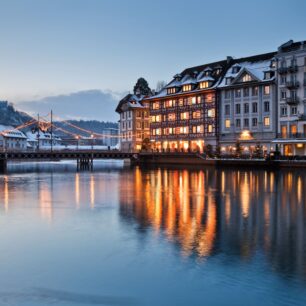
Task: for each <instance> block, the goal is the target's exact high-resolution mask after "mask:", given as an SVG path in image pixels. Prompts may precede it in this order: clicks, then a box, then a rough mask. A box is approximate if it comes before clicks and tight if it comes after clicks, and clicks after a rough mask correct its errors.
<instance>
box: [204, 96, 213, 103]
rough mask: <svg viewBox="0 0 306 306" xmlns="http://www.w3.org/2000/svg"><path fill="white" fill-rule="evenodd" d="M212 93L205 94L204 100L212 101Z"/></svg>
mask: <svg viewBox="0 0 306 306" xmlns="http://www.w3.org/2000/svg"><path fill="white" fill-rule="evenodd" d="M213 97H214V96H213V95H212V94H208V95H206V96H205V102H212V101H213Z"/></svg>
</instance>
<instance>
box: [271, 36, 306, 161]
mask: <svg viewBox="0 0 306 306" xmlns="http://www.w3.org/2000/svg"><path fill="white" fill-rule="evenodd" d="M276 59H277V72H278V73H277V83H278V105H279V108H278V113H279V120H278V137H277V139H276V140H275V141H274V143H276V144H277V145H278V147H279V150H280V152H281V154H283V155H289V156H290V155H306V41H301V42H293V41H292V40H290V41H288V42H287V43H285V44H283V45H281V46H280V47H279V48H278V52H277V54H276Z"/></svg>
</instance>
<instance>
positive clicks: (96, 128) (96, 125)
mask: <svg viewBox="0 0 306 306" xmlns="http://www.w3.org/2000/svg"><path fill="white" fill-rule="evenodd" d="M67 122H68V123H65V122H54V125H56V126H57V127H60V128H62V129H64V130H66V131H68V132H71V133H73V134H77V135H80V136H83V137H90V135H91V132H92V133H98V134H106V133H108V132H109V133H111V134H116V133H117V132H118V123H114V122H104V121H96V120H89V121H87V120H69V121H67ZM69 123H70V124H72V125H75V126H77V127H79V128H81V129H84V130H86V131H88V132H86V131H82V130H80V129H78V128H76V127H73V126H71V125H70V124H69ZM56 134H58V135H59V136H61V137H64V136H67V134H66V133H64V132H62V131H61V130H56Z"/></svg>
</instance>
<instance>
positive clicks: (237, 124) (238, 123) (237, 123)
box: [236, 119, 241, 128]
mask: <svg viewBox="0 0 306 306" xmlns="http://www.w3.org/2000/svg"><path fill="white" fill-rule="evenodd" d="M236 127H237V128H240V127H241V120H240V119H236Z"/></svg>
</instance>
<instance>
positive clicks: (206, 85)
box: [200, 81, 209, 89]
mask: <svg viewBox="0 0 306 306" xmlns="http://www.w3.org/2000/svg"><path fill="white" fill-rule="evenodd" d="M208 87H209V82H208V81H206V82H201V83H200V88H201V89H203V88H208Z"/></svg>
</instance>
